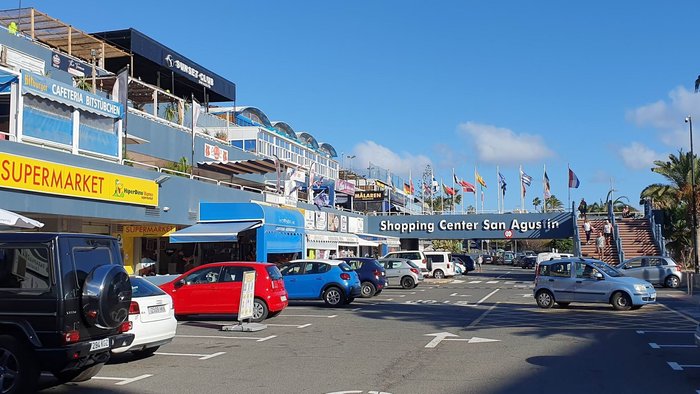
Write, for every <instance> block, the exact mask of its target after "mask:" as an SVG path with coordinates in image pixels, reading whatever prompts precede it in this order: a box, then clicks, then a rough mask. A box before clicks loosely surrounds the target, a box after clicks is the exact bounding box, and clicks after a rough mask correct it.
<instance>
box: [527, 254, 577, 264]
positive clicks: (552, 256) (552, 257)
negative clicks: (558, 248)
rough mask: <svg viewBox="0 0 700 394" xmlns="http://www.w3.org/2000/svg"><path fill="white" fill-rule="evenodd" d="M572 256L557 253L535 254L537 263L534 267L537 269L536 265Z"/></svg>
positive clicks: (571, 255)
mask: <svg viewBox="0 0 700 394" xmlns="http://www.w3.org/2000/svg"><path fill="white" fill-rule="evenodd" d="M573 256H574V255H573V254H571V253H559V252H542V253H538V254H537V262H536V263H535V267H537V265H538V264H540V263H541V262H543V261H549V260H557V259H562V258H567V257H573Z"/></svg>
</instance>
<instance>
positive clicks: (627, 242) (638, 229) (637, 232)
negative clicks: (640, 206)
mask: <svg viewBox="0 0 700 394" xmlns="http://www.w3.org/2000/svg"><path fill="white" fill-rule="evenodd" d="M617 228H618V232H619V233H620V240H621V241H622V250H623V251H624V252H625V260H626V259H631V258H632V257H639V256H659V254H660V253H661V252H660V251H659V248H658V247H657V246H656V243H654V237H653V235H652V234H651V226H650V225H649V221H648V220H646V219H631V218H627V219H622V220H617Z"/></svg>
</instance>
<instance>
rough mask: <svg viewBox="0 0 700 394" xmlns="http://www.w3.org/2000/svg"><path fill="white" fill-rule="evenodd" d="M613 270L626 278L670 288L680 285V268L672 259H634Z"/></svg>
mask: <svg viewBox="0 0 700 394" xmlns="http://www.w3.org/2000/svg"><path fill="white" fill-rule="evenodd" d="M615 268H617V269H619V270H620V271H622V273H624V274H625V275H626V276H632V277H635V278H639V279H644V280H646V281H647V282H650V283H652V284H655V285H662V286H665V287H672V288H675V287H678V286H680V285H681V278H682V275H683V274H682V272H681V269H680V267H678V264H676V262H675V261H674V260H673V259H672V258H670V257H663V256H642V257H634V258H631V259H629V260H625V261H624V262H622V263H621V264H618V265H616V266H615Z"/></svg>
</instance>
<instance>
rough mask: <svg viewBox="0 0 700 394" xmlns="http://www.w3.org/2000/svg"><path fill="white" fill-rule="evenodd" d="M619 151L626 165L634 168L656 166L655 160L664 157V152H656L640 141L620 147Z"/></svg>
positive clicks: (646, 168) (642, 168) (644, 168)
mask: <svg viewBox="0 0 700 394" xmlns="http://www.w3.org/2000/svg"><path fill="white" fill-rule="evenodd" d="M618 153H619V154H620V157H622V161H624V163H625V165H626V166H627V167H628V168H631V169H633V170H648V169H650V168H652V167H653V166H654V160H661V159H663V154H662V153H659V152H655V151H653V150H652V149H650V148H648V147H646V146H644V145H642V144H640V143H639V142H633V143H631V144H630V145H628V146H625V147H622V148H620V150H619V151H618Z"/></svg>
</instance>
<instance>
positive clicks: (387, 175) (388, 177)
mask: <svg viewBox="0 0 700 394" xmlns="http://www.w3.org/2000/svg"><path fill="white" fill-rule="evenodd" d="M386 184H387V185H389V187H390V188H391V190H392V191H396V186H394V180H393V179H392V178H391V172H389V171H387V173H386Z"/></svg>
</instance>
